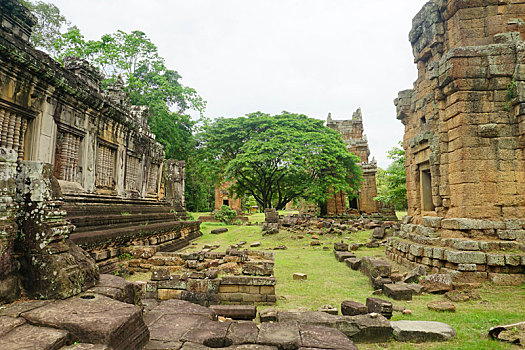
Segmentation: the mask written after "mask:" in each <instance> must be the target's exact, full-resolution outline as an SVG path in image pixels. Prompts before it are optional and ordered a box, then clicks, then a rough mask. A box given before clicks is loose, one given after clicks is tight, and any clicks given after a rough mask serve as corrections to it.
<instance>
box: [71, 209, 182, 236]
mask: <svg viewBox="0 0 525 350" xmlns="http://www.w3.org/2000/svg"><path fill="white" fill-rule="evenodd" d="M67 219H68V220H69V221H70V222H71V223H72V224H73V225H75V226H76V229H75V232H76V233H80V232H86V231H98V230H103V229H107V228H120V227H127V226H133V225H140V224H145V223H147V224H153V223H157V222H167V221H177V214H175V213H149V214H129V215H128V214H117V215H102V216H100V215H99V216H74V217H68V218H67Z"/></svg>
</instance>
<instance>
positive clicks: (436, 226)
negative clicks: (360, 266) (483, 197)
mask: <svg viewBox="0 0 525 350" xmlns="http://www.w3.org/2000/svg"><path fill="white" fill-rule="evenodd" d="M405 222H408V220H406V221H405ZM524 227H525V220H505V221H491V220H479V219H478V220H475V219H462V218H460V219H443V218H439V217H423V223H422V224H420V225H417V224H410V223H406V224H402V225H401V230H400V231H398V232H396V233H395V236H394V237H390V238H388V243H387V256H388V257H389V258H391V259H393V260H395V261H397V262H398V263H401V264H403V265H406V266H416V265H422V266H424V267H426V268H427V269H428V270H429V271H430V272H431V273H449V274H451V275H452V277H453V279H454V281H455V282H474V281H480V280H490V281H492V282H494V283H495V284H502V285H519V284H522V283H524V282H525V230H524V229H523V228H524Z"/></svg>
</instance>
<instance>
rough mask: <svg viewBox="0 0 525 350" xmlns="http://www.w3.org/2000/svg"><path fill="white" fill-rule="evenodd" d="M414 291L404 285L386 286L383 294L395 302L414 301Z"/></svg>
mask: <svg viewBox="0 0 525 350" xmlns="http://www.w3.org/2000/svg"><path fill="white" fill-rule="evenodd" d="M413 293H414V291H413V290H412V289H411V288H408V287H407V286H406V285H405V284H404V283H396V284H385V285H384V286H383V294H384V295H385V296H387V297H389V298H392V299H394V300H412V294H413Z"/></svg>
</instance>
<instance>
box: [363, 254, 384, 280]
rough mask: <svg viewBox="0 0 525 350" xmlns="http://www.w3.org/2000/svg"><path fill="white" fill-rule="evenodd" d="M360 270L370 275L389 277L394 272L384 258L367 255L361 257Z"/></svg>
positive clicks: (373, 276)
mask: <svg viewBox="0 0 525 350" xmlns="http://www.w3.org/2000/svg"><path fill="white" fill-rule="evenodd" d="M359 270H360V271H361V272H362V273H364V274H365V275H367V276H368V277H372V278H376V277H389V276H390V273H391V272H392V268H391V266H390V264H389V263H388V262H386V261H384V260H379V259H373V258H371V257H369V256H365V257H363V258H362V259H361V265H360V266H359Z"/></svg>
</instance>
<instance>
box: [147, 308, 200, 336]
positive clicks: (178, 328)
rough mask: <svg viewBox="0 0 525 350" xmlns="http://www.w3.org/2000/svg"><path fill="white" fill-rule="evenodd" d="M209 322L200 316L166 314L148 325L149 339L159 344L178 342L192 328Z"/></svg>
mask: <svg viewBox="0 0 525 350" xmlns="http://www.w3.org/2000/svg"><path fill="white" fill-rule="evenodd" d="M205 320H208V321H210V320H209V318H206V317H204V316H200V315H187V314H168V315H161V316H160V317H159V318H158V319H156V320H155V321H154V322H152V323H151V324H149V330H150V339H151V340H155V341H161V342H179V341H181V338H182V337H183V336H184V335H185V334H186V333H187V332H189V331H190V330H191V329H192V328H193V327H195V326H198V325H200V324H201V323H202V322H204V321H205Z"/></svg>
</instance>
